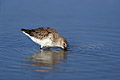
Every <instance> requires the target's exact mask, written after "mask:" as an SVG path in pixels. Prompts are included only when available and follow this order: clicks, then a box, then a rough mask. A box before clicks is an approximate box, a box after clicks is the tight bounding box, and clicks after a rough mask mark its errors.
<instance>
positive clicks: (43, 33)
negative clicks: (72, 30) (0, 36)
mask: <svg viewBox="0 0 120 80" xmlns="http://www.w3.org/2000/svg"><path fill="white" fill-rule="evenodd" d="M21 31H24V32H25V33H27V34H29V35H30V36H33V37H35V38H38V39H43V38H45V37H48V36H49V35H50V36H51V37H53V38H54V40H55V39H57V38H58V37H59V33H58V32H57V31H56V30H55V29H52V28H50V27H41V28H37V29H21Z"/></svg>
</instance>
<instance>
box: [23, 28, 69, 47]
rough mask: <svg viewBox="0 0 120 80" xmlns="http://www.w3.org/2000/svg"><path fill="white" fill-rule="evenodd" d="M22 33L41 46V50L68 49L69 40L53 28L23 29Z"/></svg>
mask: <svg viewBox="0 0 120 80" xmlns="http://www.w3.org/2000/svg"><path fill="white" fill-rule="evenodd" d="M21 31H22V32H23V33H24V34H26V35H27V36H28V37H30V39H31V40H33V41H34V42H35V43H37V44H39V45H41V47H40V49H42V48H43V47H61V48H63V49H66V47H67V40H66V39H65V38H64V37H63V36H61V35H60V34H59V33H58V31H57V30H55V29H53V28H50V27H41V28H37V29H21Z"/></svg>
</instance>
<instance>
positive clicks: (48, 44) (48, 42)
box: [23, 32, 52, 48]
mask: <svg viewBox="0 0 120 80" xmlns="http://www.w3.org/2000/svg"><path fill="white" fill-rule="evenodd" d="M23 33H24V34H26V35H27V36H29V37H30V39H31V40H33V41H34V42H35V43H37V44H39V45H41V48H42V47H43V46H45V47H51V46H52V41H51V39H50V38H45V39H42V40H40V39H37V38H35V37H32V36H30V35H29V34H27V33H25V32H23Z"/></svg>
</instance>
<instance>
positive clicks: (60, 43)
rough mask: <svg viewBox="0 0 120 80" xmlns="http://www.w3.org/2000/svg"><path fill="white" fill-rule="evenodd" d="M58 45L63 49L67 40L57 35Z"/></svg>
mask: <svg viewBox="0 0 120 80" xmlns="http://www.w3.org/2000/svg"><path fill="white" fill-rule="evenodd" d="M58 46H59V47H61V48H63V49H66V48H67V40H66V39H65V38H64V37H63V36H60V37H59V40H58Z"/></svg>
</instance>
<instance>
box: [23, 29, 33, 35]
mask: <svg viewBox="0 0 120 80" xmlns="http://www.w3.org/2000/svg"><path fill="white" fill-rule="evenodd" d="M21 31H22V32H25V33H27V34H31V30H29V29H21Z"/></svg>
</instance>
